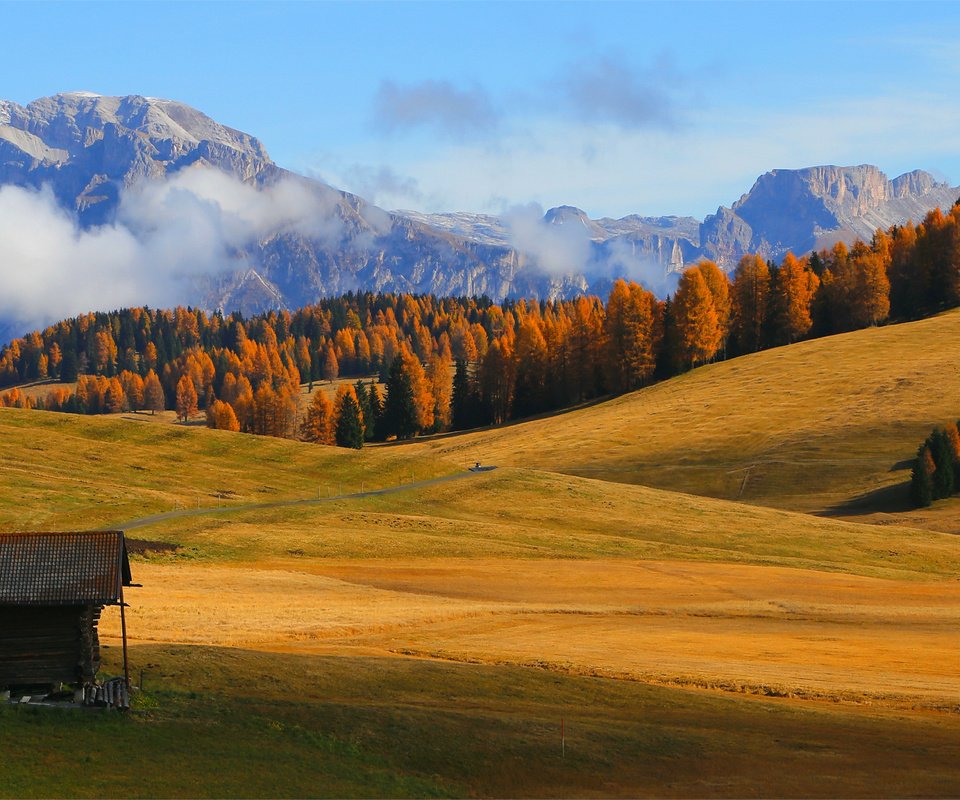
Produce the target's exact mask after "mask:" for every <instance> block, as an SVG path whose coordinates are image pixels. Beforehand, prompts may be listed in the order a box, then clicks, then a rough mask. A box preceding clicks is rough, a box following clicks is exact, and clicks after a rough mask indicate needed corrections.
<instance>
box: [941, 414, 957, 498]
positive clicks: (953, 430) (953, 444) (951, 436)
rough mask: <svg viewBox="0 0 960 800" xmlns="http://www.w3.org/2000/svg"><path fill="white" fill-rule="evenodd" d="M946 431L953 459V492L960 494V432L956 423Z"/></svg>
mask: <svg viewBox="0 0 960 800" xmlns="http://www.w3.org/2000/svg"><path fill="white" fill-rule="evenodd" d="M944 431H945V433H946V435H947V443H948V444H949V445H950V455H951V456H952V457H953V491H954V493H957V492H960V430H958V428H957V424H956V423H954V422H951V423H950V424H949V425H947V426H946V427H945V428H944Z"/></svg>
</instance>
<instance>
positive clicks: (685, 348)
mask: <svg viewBox="0 0 960 800" xmlns="http://www.w3.org/2000/svg"><path fill="white" fill-rule="evenodd" d="M673 324H674V328H675V329H676V335H677V340H676V347H677V355H678V357H679V361H680V363H681V365H683V366H684V367H692V366H696V365H698V364H703V363H705V362H707V361H709V360H710V359H711V358H713V356H714V355H715V354H716V352H717V348H719V347H720V326H719V324H718V323H717V312H716V311H715V310H714V307H713V298H712V296H711V294H710V290H709V289H708V288H707V282H706V281H705V280H704V279H703V275H702V273H701V272H700V270H698V269H697V268H696V267H690V268H689V269H687V270H686V271H685V272H684V273H683V275H682V276H681V277H680V283H679V284H678V286H677V293H676V295H674V298H673Z"/></svg>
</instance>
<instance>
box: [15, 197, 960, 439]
mask: <svg viewBox="0 0 960 800" xmlns="http://www.w3.org/2000/svg"><path fill="white" fill-rule="evenodd" d="M958 253H960V206H954V207H953V209H951V210H950V211H949V212H948V213H946V214H944V213H942V212H941V211H940V210H934V211H932V212H930V213H929V214H928V215H927V216H926V218H925V219H924V220H923V221H922V223H921V224H918V225H913V224H911V223H908V224H906V225H902V226H894V227H893V228H891V229H889V230H887V231H881V230H878V231H877V232H876V234H875V235H874V237H873V239H872V241H871V242H869V243H865V242H861V241H858V242H856V243H854V244H853V245H852V246H851V247H849V248H848V247H847V246H845V245H844V244H843V243H839V244H837V245H835V246H834V247H833V248H832V249H831V250H824V251H820V252H815V253H812V254H810V255H809V256H807V257H805V258H796V257H794V256H793V255H792V254H787V256H786V257H785V258H784V259H783V261H782V262H781V263H780V264H774V263H772V262H767V261H765V260H764V259H762V258H761V257H759V256H756V255H747V256H744V257H743V258H742V259H741V260H740V262H739V264H738V265H737V267H736V269H735V270H734V272H733V275H732V278H730V277H728V276H727V275H726V274H725V273H724V272H723V271H721V270H720V268H719V267H718V266H717V265H716V264H714V263H713V262H710V261H703V262H701V263H700V264H698V265H696V266H693V267H690V268H688V269H687V270H686V271H685V272H684V273H683V274H682V275H681V277H680V280H679V284H678V286H677V289H676V291H675V293H674V294H673V295H672V296H671V297H668V298H667V299H666V300H663V301H661V300H658V299H657V298H656V297H655V296H654V295H653V294H652V293H650V292H649V291H647V290H645V289H644V288H643V287H641V286H639V285H637V284H635V283H628V282H626V281H623V280H618V281H616V282H615V283H613V285H612V287H611V290H610V292H609V295H608V296H607V298H606V301H604V300H603V299H602V298H599V297H595V296H584V297H578V298H576V299H573V300H558V301H550V302H538V301H528V300H510V301H505V302H503V303H500V304H497V303H493V302H491V301H490V300H488V299H485V298H480V299H474V298H437V297H433V296H413V295H407V294H402V295H390V294H371V293H362V294H347V295H345V296H342V297H338V298H333V299H327V300H322V301H320V302H318V303H317V304H315V305H312V306H308V307H306V308H302V309H300V310H298V311H295V312H292V313H291V312H288V311H280V312H270V313H268V314H264V315H260V316H256V317H254V318H252V319H244V318H243V317H242V316H241V315H239V314H232V315H230V316H226V317H225V316H223V315H221V314H219V313H217V314H207V313H205V312H204V311H201V310H196V309H191V308H182V307H180V308H176V309H173V310H152V309H149V308H132V309H124V310H121V311H115V312H111V313H90V314H85V315H82V316H79V317H76V318H74V319H69V320H64V321H62V322H59V323H57V324H55V325H52V326H51V327H48V328H47V329H45V330H43V331H36V332H34V333H31V334H29V335H27V336H25V337H23V338H20V339H16V340H14V341H13V342H11V343H10V344H9V345H7V346H6V347H5V348H4V349H3V351H2V352H0V387H7V390H6V391H5V392H4V393H3V394H2V395H0V404H2V405H5V406H17V407H30V408H38V409H46V410H55V411H68V412H75V413H86V414H99V413H112V412H118V411H125V410H148V411H159V410H163V409H175V410H176V412H177V414H178V417H179V418H180V419H182V420H187V419H189V418H190V417H192V416H194V415H197V414H199V413H200V412H201V411H202V412H204V413H205V414H206V418H207V424H208V425H210V426H211V427H216V428H224V429H228V430H235V431H245V432H249V433H255V434H261V435H270V436H281V437H295V438H302V439H305V440H307V441H314V442H319V443H325V444H339V445H342V446H348V447H360V446H361V445H362V443H363V442H364V441H372V440H386V439H389V438H392V437H397V438H410V437H413V436H416V435H418V434H422V433H433V432H438V431H443V430H450V429H465V428H472V427H476V426H480V425H487V424H499V423H503V422H505V421H507V420H511V419H519V418H523V417H528V416H531V415H535V414H539V413H543V412H546V411H550V410H554V409H559V408H563V407H567V406H571V405H575V404H578V403H581V402H584V401H586V400H589V399H591V398H595V397H599V396H604V395H610V394H619V393H623V392H627V391H631V390H633V389H636V388H639V387H641V386H644V385H645V384H648V383H650V382H651V381H655V380H659V379H662V378H666V377H669V376H671V375H675V374H677V373H679V372H683V371H686V370H689V369H691V368H694V367H697V366H699V365H701V364H705V363H708V362H710V361H713V360H716V359H720V358H732V357H735V356H738V355H743V354H747V353H752V352H756V351H758V350H762V349H765V348H768V347H774V346H778V345H782V344H789V343H791V342H795V341H798V340H801V339H804V338H812V337H818V336H825V335H830V334H833V333H839V332H843V331H848V330H853V329H857V328H863V327H867V326H871V325H877V324H881V323H884V322H886V321H887V320H888V319H893V320H905V319H915V318H918V317H921V316H926V315H929V314H931V313H935V312H937V311H939V310H941V309H944V308H948V307H953V306H956V305H958V304H960V275H958V272H957V264H958V258H957V254H958ZM373 375H377V376H379V378H380V381H381V382H383V383H385V386H384V388H383V390H381V389H380V388H379V387H378V385H377V383H376V381H373V380H371V379H370V376H373ZM342 377H347V378H350V379H351V380H352V379H353V378H356V379H357V380H356V383H355V385H352V386H351V385H350V383H349V382H341V383H340V385H339V386H338V390H337V393H336V397H335V399H333V400H331V399H330V398H328V396H327V395H326V393H324V392H314V393H313V394H312V397H311V399H310V401H309V403H308V404H306V407H305V408H301V402H300V397H301V395H302V389H301V386H302V385H303V384H308V385H309V386H310V388H311V389H312V388H313V385H314V384H315V383H318V382H322V381H333V380H334V379H337V378H342ZM451 378H452V380H451ZM44 380H50V381H57V383H53V384H52V385H51V388H50V389H49V391H48V392H47V394H46V395H45V396H42V395H40V396H38V395H36V394H28V393H25V392H23V391H21V389H20V388H19V387H20V386H21V385H23V384H26V383H35V382H38V381H44ZM9 387H12V388H9Z"/></svg>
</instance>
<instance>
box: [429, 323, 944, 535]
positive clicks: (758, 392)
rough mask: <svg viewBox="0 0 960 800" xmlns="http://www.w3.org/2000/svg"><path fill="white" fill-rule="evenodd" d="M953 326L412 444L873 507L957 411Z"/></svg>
mask: <svg viewBox="0 0 960 800" xmlns="http://www.w3.org/2000/svg"><path fill="white" fill-rule="evenodd" d="M958 337H960V311H951V312H948V313H946V314H942V315H940V316H937V317H932V318H929V319H925V320H921V321H919V322H911V323H906V324H901V325H891V326H887V327H883V328H869V329H866V330H861V331H856V332H853V333H849V334H843V335H839V336H832V337H827V338H823V339H818V340H814V341H808V342H801V343H798V344H795V345H791V346H789V347H781V348H776V349H772V350H767V351H765V352H762V353H757V354H754V355H749V356H744V357H741V358H737V359H733V360H731V361H726V362H718V363H714V364H710V365H707V366H704V367H701V368H698V369H695V370H693V371H691V372H688V373H686V374H685V375H682V376H680V377H678V378H674V379H672V380H669V381H666V382H663V383H660V384H657V385H654V386H651V387H649V388H646V389H641V390H639V391H637V392H633V393H631V394H628V395H624V396H622V397H618V398H615V399H612V400H609V401H607V402H603V403H600V404H597V405H592V406H590V407H587V408H581V409H577V410H574V411H571V412H568V413H563V414H557V415H555V416H550V417H546V418H543V419H536V420H532V421H528V422H521V423H516V424H514V425H511V426H507V427H504V428H496V429H489V430H479V431H475V432H471V433H467V434H464V435H457V436H449V437H442V438H437V439H435V440H433V441H430V442H423V443H418V444H416V445H413V447H414V448H419V449H421V450H424V451H429V452H433V453H435V454H436V455H438V456H440V457H443V458H447V459H452V460H456V461H459V462H460V463H463V464H465V463H473V462H474V461H482V462H484V463H489V464H499V465H505V466H506V465H510V466H523V467H528V468H534V469H542V470H550V471H554V472H562V473H567V474H571V475H582V476H585V477H591V478H599V479H603V480H608V481H616V482H620V483H634V484H644V485H648V486H656V487H660V488H664V489H671V490H676V491H682V492H690V493H693V494H701V495H707V496H711V497H719V498H726V499H730V500H740V501H743V502H750V503H755V504H761V505H769V506H774V507H777V508H785V509H791V510H796V511H804V512H811V511H814V512H823V511H827V510H829V509H838V508H839V509H846V510H848V511H850V512H851V513H853V512H856V511H858V510H862V508H860V507H859V506H858V505H857V502H856V501H857V500H858V499H860V500H864V499H866V500H870V498H871V497H872V499H873V506H874V508H873V510H892V509H896V510H901V511H902V510H904V508H905V506H904V502H905V489H903V492H901V491H900V490H899V489H898V488H897V487H901V488H903V485H904V482H905V481H906V480H908V479H909V469H910V463H909V461H910V459H912V458H913V456H914V454H915V453H916V449H917V446H918V445H919V443H920V442H922V441H923V439H924V438H925V437H926V435H927V434H928V433H929V431H930V428H931V427H933V425H935V424H938V423H942V422H946V421H948V420H951V419H955V418H956V417H957V416H958V414H960V404H958V401H957V397H958V396H960V371H958V369H957V367H956V364H955V356H954V347H953V343H955V342H956V341H957V340H958ZM861 505H862V504H861ZM867 506H870V503H869V502H868V503H867ZM907 518H908V519H909V516H908V517H907Z"/></svg>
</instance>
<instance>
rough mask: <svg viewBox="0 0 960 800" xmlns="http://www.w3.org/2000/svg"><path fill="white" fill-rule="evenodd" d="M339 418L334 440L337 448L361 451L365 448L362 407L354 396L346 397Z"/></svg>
mask: <svg viewBox="0 0 960 800" xmlns="http://www.w3.org/2000/svg"><path fill="white" fill-rule="evenodd" d="M339 410H340V413H339V414H338V416H337V427H336V430H335V432H334V438H335V440H336V443H337V447H351V448H353V449H354V450H359V449H360V448H361V447H363V434H364V429H363V425H362V424H361V422H360V406H359V405H358V404H357V401H356V400H354V398H353V395H352V394H348V395H345V396H344V397H343V401H342V403H341V406H340V409H339Z"/></svg>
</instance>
